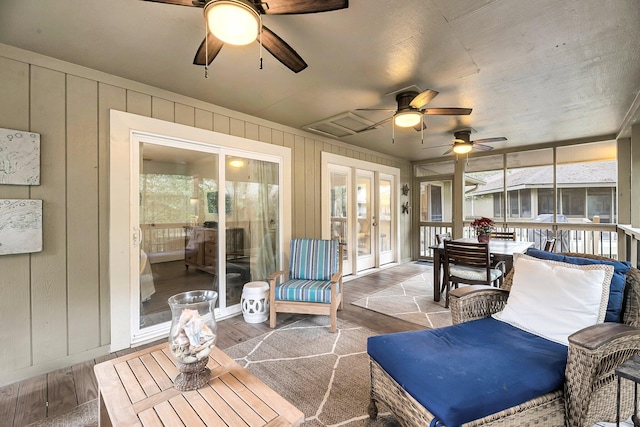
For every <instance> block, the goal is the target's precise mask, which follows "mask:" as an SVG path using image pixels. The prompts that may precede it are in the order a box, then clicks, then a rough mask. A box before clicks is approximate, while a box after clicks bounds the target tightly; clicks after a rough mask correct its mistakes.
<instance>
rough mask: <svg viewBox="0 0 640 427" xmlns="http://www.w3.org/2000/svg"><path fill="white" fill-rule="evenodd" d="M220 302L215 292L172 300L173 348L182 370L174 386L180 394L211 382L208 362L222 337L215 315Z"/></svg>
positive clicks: (171, 345)
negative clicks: (217, 340) (218, 338)
mask: <svg viewBox="0 0 640 427" xmlns="http://www.w3.org/2000/svg"><path fill="white" fill-rule="evenodd" d="M217 299H218V293H217V292H215V291H190V292H183V293H180V294H177V295H174V296H172V297H171V298H169V306H170V307H171V330H170V331H169V349H170V350H171V354H173V357H175V359H176V361H177V365H176V367H177V368H178V371H180V373H179V374H178V376H176V378H175V379H174V380H173V385H174V387H175V388H176V389H178V390H180V391H189V390H196V389H198V388H200V387H202V386H203V385H205V384H206V383H208V382H209V378H210V377H211V371H210V370H209V368H207V362H208V361H209V354H210V353H211V351H212V350H213V348H214V347H215V345H216V339H217V336H218V335H217V331H218V327H217V324H216V319H215V316H214V314H213V310H214V307H215V305H216V300H217Z"/></svg>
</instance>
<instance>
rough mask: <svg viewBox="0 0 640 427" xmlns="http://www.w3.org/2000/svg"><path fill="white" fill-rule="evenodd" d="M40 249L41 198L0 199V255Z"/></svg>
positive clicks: (38, 250)
mask: <svg viewBox="0 0 640 427" xmlns="http://www.w3.org/2000/svg"><path fill="white" fill-rule="evenodd" d="M40 251H42V200H32V199H0V255H10V254H23V253H30V252H40Z"/></svg>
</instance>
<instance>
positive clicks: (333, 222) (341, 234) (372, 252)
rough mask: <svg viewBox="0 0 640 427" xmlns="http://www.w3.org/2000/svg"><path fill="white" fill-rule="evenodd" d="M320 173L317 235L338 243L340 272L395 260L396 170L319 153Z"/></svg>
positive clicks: (396, 234) (397, 257)
mask: <svg viewBox="0 0 640 427" xmlns="http://www.w3.org/2000/svg"><path fill="white" fill-rule="evenodd" d="M354 164H356V165H357V166H362V167H354ZM377 168H382V169H383V171H380V170H376V169H377ZM323 176H324V177H325V178H324V179H323V182H322V194H323V197H322V216H323V222H322V235H323V237H324V238H332V239H340V241H341V242H342V243H343V246H342V247H343V268H342V270H343V274H345V275H347V274H355V273H358V272H360V271H363V270H367V269H371V268H377V267H380V266H382V265H384V264H389V263H392V262H397V261H398V260H399V248H398V244H397V236H398V218H397V215H396V213H397V207H398V206H399V203H398V200H397V199H398V194H397V189H396V186H397V182H398V178H399V171H397V170H396V169H394V168H388V167H384V166H381V165H377V164H372V163H368V162H363V161H358V160H354V159H346V158H343V157H341V156H337V155H334V154H331V153H323Z"/></svg>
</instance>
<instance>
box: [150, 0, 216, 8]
mask: <svg viewBox="0 0 640 427" xmlns="http://www.w3.org/2000/svg"><path fill="white" fill-rule="evenodd" d="M144 1H151V2H154V3H165V4H175V5H178V6H191V7H204V1H202V2H199V1H192V0H144Z"/></svg>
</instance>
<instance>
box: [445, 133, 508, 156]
mask: <svg viewBox="0 0 640 427" xmlns="http://www.w3.org/2000/svg"><path fill="white" fill-rule="evenodd" d="M453 138H454V139H453V144H452V145H451V148H449V149H448V150H447V151H445V152H444V153H443V154H442V155H443V156H446V155H447V154H449V153H452V152H453V153H456V154H466V153H468V152H470V151H471V150H475V151H489V150H493V147H491V146H490V145H484V144H486V143H489V142H498V141H506V140H507V138H505V137H504V136H498V137H495V138H482V139H476V140H475V141H472V140H471V130H469V129H465V130H459V131H456V132H454V133H453Z"/></svg>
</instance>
